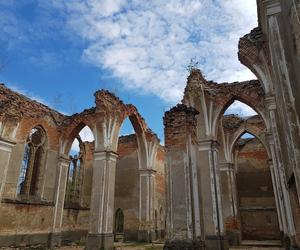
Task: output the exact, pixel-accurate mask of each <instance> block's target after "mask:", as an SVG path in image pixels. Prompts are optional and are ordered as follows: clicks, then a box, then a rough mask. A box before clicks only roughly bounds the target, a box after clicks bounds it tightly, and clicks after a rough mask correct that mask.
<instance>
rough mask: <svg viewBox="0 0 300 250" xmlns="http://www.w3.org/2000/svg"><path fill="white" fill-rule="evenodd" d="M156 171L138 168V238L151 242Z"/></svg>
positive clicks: (152, 236) (152, 237)
mask: <svg viewBox="0 0 300 250" xmlns="http://www.w3.org/2000/svg"><path fill="white" fill-rule="evenodd" d="M155 173H156V171H155V170H153V169H141V170H140V194H139V195H140V198H139V221H140V225H139V231H138V240H139V241H142V242H152V240H153V239H154V233H155V232H154V221H153V220H154V219H153V218H154V188H155V186H154V179H155Z"/></svg>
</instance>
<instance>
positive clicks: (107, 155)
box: [0, 0, 300, 250]
mask: <svg viewBox="0 0 300 250" xmlns="http://www.w3.org/2000/svg"><path fill="white" fill-rule="evenodd" d="M257 10H258V27H253V30H251V31H250V32H249V33H248V34H246V35H244V36H243V37H242V38H240V40H239V45H238V58H239V60H240V62H241V63H242V64H243V65H245V66H246V67H247V68H249V69H250V70H251V71H252V72H253V73H254V74H255V76H256V77H257V80H248V81H244V82H233V83H216V82H213V81H210V80H208V79H206V78H205V77H204V76H203V74H202V73H201V70H199V69H197V68H192V69H191V71H190V75H189V76H188V79H187V83H186V87H185V90H184V93H183V99H182V101H181V103H179V104H177V105H176V106H175V107H173V108H171V109H170V110H169V111H167V112H165V115H164V117H163V121H162V122H163V123H164V133H165V138H164V145H162V144H161V143H160V139H159V138H158V136H157V135H156V134H155V133H154V132H153V131H152V130H151V128H149V127H148V125H147V123H146V121H145V120H144V119H143V117H142V116H141V114H140V113H139V112H138V110H137V108H136V107H135V106H133V105H131V104H125V103H123V102H122V101H121V100H120V99H119V98H118V97H117V96H115V95H114V94H112V93H110V92H108V91H106V90H99V91H97V92H96V93H95V94H94V100H95V107H92V108H88V109H86V110H84V111H82V112H81V113H76V114H73V115H64V114H62V113H60V112H58V111H56V110H53V109H51V108H49V107H47V106H45V105H43V104H41V103H39V102H37V101H33V100H30V99H29V98H27V97H25V96H24V95H21V94H19V93H16V92H14V91H12V90H10V89H9V88H7V87H6V86H5V84H1V85H0V173H1V174H0V248H1V247H3V248H4V249H7V248H8V249H10V248H11V249H13V248H18V249H30V248H31V247H32V248H33V247H39V249H54V248H58V249H59V247H61V246H65V245H70V244H71V245H79V246H84V247H83V248H85V249H87V250H96V249H105V250H110V249H114V245H115V243H116V242H161V245H162V247H161V249H164V250H198V249H201V250H202V249H207V250H228V249H231V248H239V249H248V248H246V247H249V246H250V247H251V246H260V247H261V246H273V247H276V249H287V250H291V249H300V124H299V118H300V1H299V0H257ZM234 101H240V102H243V103H245V104H246V105H248V106H249V107H251V108H252V109H253V110H255V111H256V113H257V115H254V116H249V117H240V116H238V115H234V114H227V113H226V110H227V109H228V107H229V106H230V105H232V103H233V102H234ZM126 119H129V120H130V122H131V124H132V126H133V128H134V131H135V133H134V134H130V135H125V136H124V135H123V136H120V129H121V126H122V124H123V123H124V121H125V120H126ZM86 129H88V130H89V131H90V132H91V134H93V140H91V141H87V140H85V139H84V138H82V136H81V132H82V131H83V130H86ZM245 135H251V136H250V137H249V136H245ZM74 145H76V148H77V150H75V151H74ZM83 248H82V249H83Z"/></svg>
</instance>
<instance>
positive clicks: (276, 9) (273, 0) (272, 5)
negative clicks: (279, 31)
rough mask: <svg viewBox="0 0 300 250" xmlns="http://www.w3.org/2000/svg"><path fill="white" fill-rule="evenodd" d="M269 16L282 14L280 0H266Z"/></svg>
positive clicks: (265, 4)
mask: <svg viewBox="0 0 300 250" xmlns="http://www.w3.org/2000/svg"><path fill="white" fill-rule="evenodd" d="M263 5H264V6H265V8H266V14H267V16H272V15H276V14H278V13H280V12H281V6H280V0H264V1H263Z"/></svg>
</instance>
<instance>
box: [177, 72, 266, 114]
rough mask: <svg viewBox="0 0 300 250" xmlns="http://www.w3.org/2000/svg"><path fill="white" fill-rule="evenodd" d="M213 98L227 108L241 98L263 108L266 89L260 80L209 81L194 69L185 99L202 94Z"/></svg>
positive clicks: (217, 104) (247, 102)
mask: <svg viewBox="0 0 300 250" xmlns="http://www.w3.org/2000/svg"><path fill="white" fill-rule="evenodd" d="M202 93H203V94H205V95H204V96H205V98H208V99H210V100H213V102H214V104H215V106H220V107H222V108H223V110H226V109H227V107H228V106H230V105H231V103H232V102H233V101H234V100H240V101H242V102H244V103H246V104H247V105H249V106H251V107H253V108H254V109H263V107H264V90H263V88H262V86H261V83H260V82H259V81H258V80H251V81H245V82H233V83H216V82H213V81H207V80H206V79H205V78H204V77H203V75H202V73H201V71H200V70H198V69H195V70H192V72H191V74H190V75H189V77H188V81H187V85H186V88H185V91H184V98H183V99H184V100H185V99H188V97H189V96H194V97H197V96H200V95H201V94H202Z"/></svg>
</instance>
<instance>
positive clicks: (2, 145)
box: [0, 139, 15, 203]
mask: <svg viewBox="0 0 300 250" xmlns="http://www.w3.org/2000/svg"><path fill="white" fill-rule="evenodd" d="M14 145H15V143H12V142H9V141H4V140H2V139H0V159H1V160H0V173H1V174H0V203H1V199H2V194H3V190H4V185H5V182H6V174H7V169H8V165H9V160H10V156H11V151H12V148H13V147H14Z"/></svg>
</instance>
